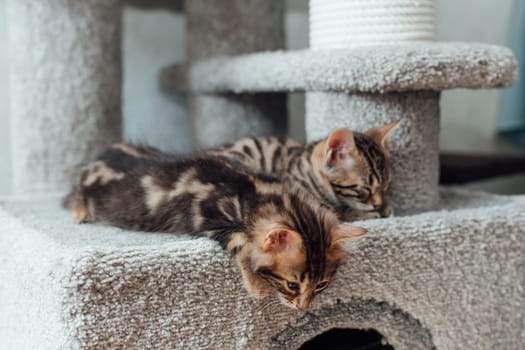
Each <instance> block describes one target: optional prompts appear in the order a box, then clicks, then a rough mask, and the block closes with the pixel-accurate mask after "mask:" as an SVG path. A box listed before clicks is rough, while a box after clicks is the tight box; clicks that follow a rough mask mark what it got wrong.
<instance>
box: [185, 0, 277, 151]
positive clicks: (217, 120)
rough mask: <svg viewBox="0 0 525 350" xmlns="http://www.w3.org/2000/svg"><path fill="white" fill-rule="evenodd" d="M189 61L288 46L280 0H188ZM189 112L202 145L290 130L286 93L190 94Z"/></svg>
mask: <svg viewBox="0 0 525 350" xmlns="http://www.w3.org/2000/svg"><path fill="white" fill-rule="evenodd" d="M184 8H185V11H186V21H187V55H188V62H189V63H190V64H191V63H195V62H198V61H199V60H202V59H207V58H210V57H213V56H224V55H236V54H243V53H248V52H256V51H266V50H278V49H282V48H283V47H284V21H283V15H284V3H283V1H281V0H222V1H218V2H214V1H209V0H186V1H185V3H184ZM189 113H190V117H191V118H192V121H193V127H194V138H195V141H196V143H197V144H198V145H200V146H205V147H206V146H214V145H217V144H220V143H224V142H229V141H231V140H235V139H238V138H240V137H243V136H255V135H283V134H285V133H286V126H287V118H286V95H285V94H284V93H264V94H257V95H253V94H233V93H223V94H219V93H217V94H191V92H190V95H189Z"/></svg>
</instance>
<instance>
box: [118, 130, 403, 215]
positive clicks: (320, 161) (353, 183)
mask: <svg viewBox="0 0 525 350" xmlns="http://www.w3.org/2000/svg"><path fill="white" fill-rule="evenodd" d="M398 124H399V121H396V122H393V123H390V124H387V125H385V126H383V127H381V128H377V129H370V130H368V131H366V132H364V133H358V132H352V131H350V130H348V129H339V130H336V131H334V132H333V133H332V134H330V136H329V137H327V138H326V139H323V140H320V141H316V142H312V143H308V144H306V145H301V144H299V143H298V142H296V141H294V140H292V139H286V140H279V139H277V138H275V137H257V138H243V139H241V140H239V141H237V142H234V143H231V144H227V145H224V146H220V147H218V148H216V149H211V150H207V151H205V153H207V154H210V155H213V156H216V157H222V158H227V159H231V160H235V161H238V162H240V163H242V164H244V165H245V166H247V167H248V168H250V169H251V170H253V171H257V172H262V173H266V174H270V175H274V176H277V177H280V178H288V179H289V180H290V181H292V182H297V183H298V184H300V185H301V186H302V187H304V188H305V189H306V190H307V191H308V192H310V193H311V194H313V195H314V196H315V197H316V198H317V199H318V200H320V201H322V202H323V203H325V204H326V205H328V206H329V207H330V208H332V209H333V210H334V211H335V212H336V213H337V215H338V217H339V219H340V220H345V221H353V220H361V219H369V218H378V217H385V216H391V215H392V214H393V208H392V207H391V206H390V205H389V204H388V203H387V201H386V200H385V194H386V192H387V191H388V187H389V185H390V181H391V172H390V159H391V156H390V152H389V150H388V147H387V140H388V137H389V135H391V134H392V132H393V131H394V130H395V128H396V127H397V125H398ZM125 147H126V148H127V151H128V153H129V154H130V155H134V156H136V157H144V158H149V157H151V158H152V159H164V160H169V159H176V158H177V156H174V155H169V154H166V153H163V152H161V151H158V150H156V149H154V148H151V147H147V146H131V145H126V146H125Z"/></svg>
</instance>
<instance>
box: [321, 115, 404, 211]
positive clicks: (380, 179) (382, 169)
mask: <svg viewBox="0 0 525 350" xmlns="http://www.w3.org/2000/svg"><path fill="white" fill-rule="evenodd" d="M398 124H399V121H396V122H393V123H390V124H387V125H385V126H383V127H381V128H377V129H370V130H367V131H366V132H364V133H357V132H356V133H353V132H352V131H350V130H348V129H339V130H336V131H334V132H333V133H332V134H331V135H330V136H329V137H328V138H327V139H326V141H325V142H324V149H323V153H322V166H321V172H322V173H323V175H324V176H325V177H326V179H327V181H328V183H329V186H330V187H331V190H332V191H333V193H334V195H335V196H336V198H337V201H338V202H339V203H343V204H345V205H347V206H349V207H351V208H354V209H358V210H364V211H380V212H382V209H383V208H384V207H385V206H386V202H385V198H384V195H385V193H386V192H387V190H388V187H389V186H390V180H391V172H390V152H389V150H388V146H387V140H388V137H389V135H391V133H392V131H394V129H395V128H396V126H397V125H398Z"/></svg>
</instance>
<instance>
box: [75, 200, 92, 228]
mask: <svg viewBox="0 0 525 350" xmlns="http://www.w3.org/2000/svg"><path fill="white" fill-rule="evenodd" d="M71 216H72V217H73V221H74V222H75V223H76V224H83V223H86V222H89V221H90V217H89V211H88V209H87V208H86V206H85V205H83V204H78V203H75V204H72V205H71Z"/></svg>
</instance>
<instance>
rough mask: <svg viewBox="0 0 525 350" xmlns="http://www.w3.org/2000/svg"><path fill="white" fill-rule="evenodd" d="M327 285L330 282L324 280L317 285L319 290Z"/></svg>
mask: <svg viewBox="0 0 525 350" xmlns="http://www.w3.org/2000/svg"><path fill="white" fill-rule="evenodd" d="M326 286H328V282H327V281H324V282H321V283H319V284H318V285H317V288H316V289H317V290H321V289H325V288H326Z"/></svg>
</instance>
